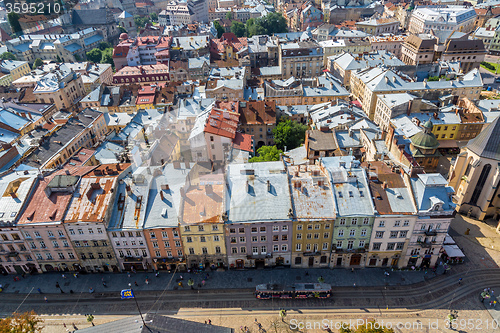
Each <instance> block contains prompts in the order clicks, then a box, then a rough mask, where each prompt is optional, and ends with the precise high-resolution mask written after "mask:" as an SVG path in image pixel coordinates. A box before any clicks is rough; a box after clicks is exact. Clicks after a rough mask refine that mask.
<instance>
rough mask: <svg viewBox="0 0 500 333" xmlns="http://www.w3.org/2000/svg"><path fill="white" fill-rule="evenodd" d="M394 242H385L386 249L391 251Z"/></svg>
mask: <svg viewBox="0 0 500 333" xmlns="http://www.w3.org/2000/svg"><path fill="white" fill-rule="evenodd" d="M395 245H396V244H395V243H387V251H392V250H394V246H395Z"/></svg>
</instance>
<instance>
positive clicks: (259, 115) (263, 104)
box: [240, 101, 276, 125]
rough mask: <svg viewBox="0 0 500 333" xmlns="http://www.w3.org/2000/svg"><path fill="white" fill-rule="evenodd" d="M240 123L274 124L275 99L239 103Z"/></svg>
mask: <svg viewBox="0 0 500 333" xmlns="http://www.w3.org/2000/svg"><path fill="white" fill-rule="evenodd" d="M240 123H241V125H255V124H267V125H272V124H276V101H252V102H246V103H245V102H244V103H242V104H241V103H240Z"/></svg>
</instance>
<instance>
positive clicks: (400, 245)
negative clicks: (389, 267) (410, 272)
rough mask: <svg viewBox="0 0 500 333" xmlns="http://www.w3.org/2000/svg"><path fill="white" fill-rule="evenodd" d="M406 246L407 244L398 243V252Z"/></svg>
mask: <svg viewBox="0 0 500 333" xmlns="http://www.w3.org/2000/svg"><path fill="white" fill-rule="evenodd" d="M404 246H405V243H398V244H397V245H396V250H402V249H403V248H404Z"/></svg>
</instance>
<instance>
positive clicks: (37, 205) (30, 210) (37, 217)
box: [18, 164, 95, 224]
mask: <svg viewBox="0 0 500 333" xmlns="http://www.w3.org/2000/svg"><path fill="white" fill-rule="evenodd" d="M94 168H95V166H84V167H82V166H68V164H66V166H65V167H64V169H62V170H58V171H56V172H54V173H52V174H51V175H49V176H47V177H44V178H43V179H41V180H40V181H39V183H38V185H37V187H36V189H35V193H34V194H33V197H32V199H31V201H30V203H29V204H28V207H26V209H25V210H24V213H23V215H21V217H20V218H19V222H18V223H19V224H30V223H44V222H45V223H51V222H59V221H62V219H63V217H64V214H65V212H66V208H67V207H68V204H69V202H70V200H71V197H72V196H73V193H72V192H70V191H65V192H52V193H50V195H47V192H46V191H45V190H46V188H47V185H48V184H49V183H50V181H51V180H52V179H54V178H55V177H56V176H80V177H81V176H83V175H85V174H86V173H88V172H90V171H91V170H92V169H94Z"/></svg>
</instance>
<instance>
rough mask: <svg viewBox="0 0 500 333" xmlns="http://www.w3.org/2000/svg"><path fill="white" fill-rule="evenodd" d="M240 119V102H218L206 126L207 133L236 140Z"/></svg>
mask: <svg viewBox="0 0 500 333" xmlns="http://www.w3.org/2000/svg"><path fill="white" fill-rule="evenodd" d="M239 118H240V113H239V102H220V101H217V102H216V104H215V106H214V107H213V108H212V111H211V112H210V116H209V117H208V119H207V122H206V124H205V132H207V133H211V134H215V135H219V136H224V137H227V138H231V139H234V137H235V135H236V129H237V128H238V121H239Z"/></svg>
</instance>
